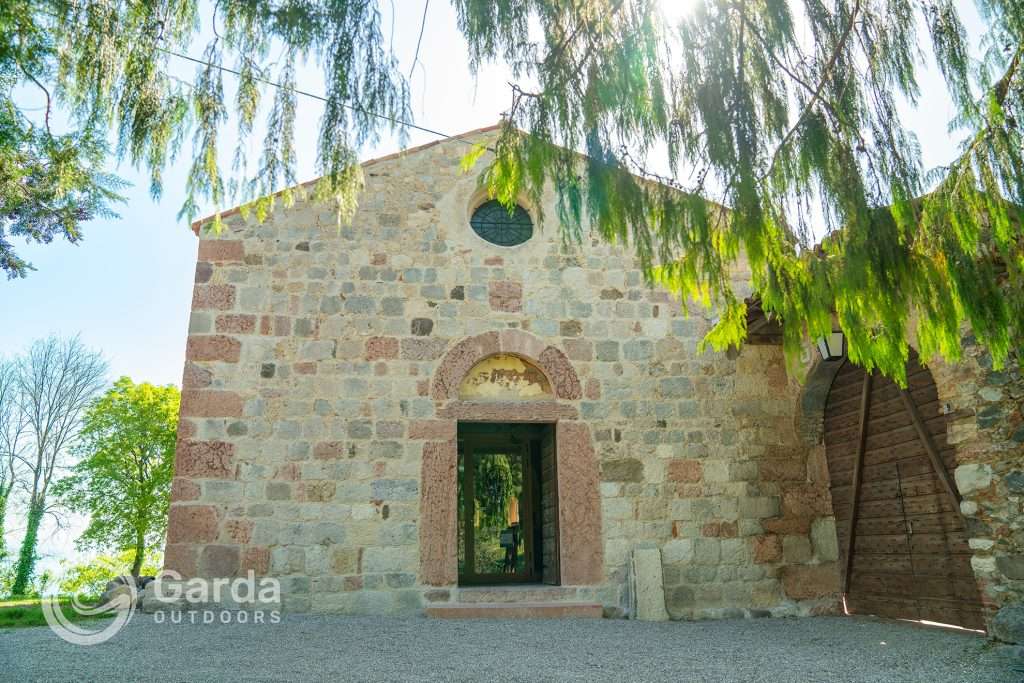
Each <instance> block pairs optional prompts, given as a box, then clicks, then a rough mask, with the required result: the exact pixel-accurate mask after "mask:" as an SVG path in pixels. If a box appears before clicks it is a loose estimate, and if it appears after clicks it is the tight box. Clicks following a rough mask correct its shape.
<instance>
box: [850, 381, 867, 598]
mask: <svg viewBox="0 0 1024 683" xmlns="http://www.w3.org/2000/svg"><path fill="white" fill-rule="evenodd" d="M871 382H872V377H871V373H870V372H865V373H864V385H863V387H862V388H861V394H860V433H859V437H858V441H857V457H856V459H855V460H854V462H853V492H852V495H851V496H850V514H849V515H848V516H847V519H846V555H845V559H846V563H845V564H846V566H845V567H844V569H843V593H849V592H850V573H851V571H852V569H853V547H854V544H853V541H854V535H855V534H856V529H857V503H858V501H859V500H860V481H861V478H862V476H863V470H864V447H865V446H866V445H867V440H868V415H869V413H870V412H871Z"/></svg>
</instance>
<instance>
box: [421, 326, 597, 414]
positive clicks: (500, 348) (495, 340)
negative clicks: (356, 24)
mask: <svg viewBox="0 0 1024 683" xmlns="http://www.w3.org/2000/svg"><path fill="white" fill-rule="evenodd" d="M499 353H508V354H512V355H515V356H520V357H521V358H523V359H524V360H527V361H529V362H530V363H532V364H533V365H535V366H536V367H537V369H538V370H540V371H541V372H542V373H544V376H545V377H547V379H548V382H550V383H551V387H552V389H553V390H554V392H555V396H556V397H557V398H560V399H566V400H570V401H575V400H578V399H579V398H581V397H582V396H583V389H582V385H581V384H580V380H579V376H577V374H576V370H575V369H574V368H573V367H572V363H570V362H569V359H568V358H567V357H566V355H565V354H564V353H562V351H561V350H560V349H558V348H557V347H555V346H551V345H549V344H546V343H544V342H543V341H542V340H541V339H539V338H537V337H535V336H533V335H532V334H530V333H529V332H524V331H522V330H501V331H494V332H484V333H483V334H478V335H476V336H474V337H469V338H467V339H463V340H462V341H460V342H459V343H457V344H456V345H455V346H453V347H452V348H450V349H449V350H448V352H447V353H445V355H444V357H443V358H442V359H441V364H440V365H439V366H438V368H437V371H436V373H435V375H434V382H433V385H432V386H431V391H430V395H431V397H432V398H433V399H434V400H435V401H447V400H452V399H457V398H458V396H459V386H460V385H461V384H462V379H463V378H464V377H465V376H466V373H468V372H469V371H470V370H471V369H472V368H473V366H474V365H476V364H477V363H479V362H480V361H482V360H484V359H485V358H488V357H490V356H494V355H496V354H499Z"/></svg>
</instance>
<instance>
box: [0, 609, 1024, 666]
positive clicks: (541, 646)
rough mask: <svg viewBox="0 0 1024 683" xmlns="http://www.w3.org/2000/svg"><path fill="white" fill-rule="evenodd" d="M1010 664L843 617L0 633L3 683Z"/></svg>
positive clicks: (958, 645)
mask: <svg viewBox="0 0 1024 683" xmlns="http://www.w3.org/2000/svg"><path fill="white" fill-rule="evenodd" d="M1019 652H1020V651H1017V653H1018V654H1019ZM1009 653H1010V650H1009V648H999V647H995V646H993V645H991V644H990V643H987V641H986V640H985V639H984V638H982V637H979V636H975V635H972V634H965V633H960V632H951V631H944V630H938V629H928V628H921V627H916V626H911V625H907V624H902V623H892V622H880V621H874V620H869V619H858V618H838V617H819V618H813V619H758V620H746V621H744V620H736V621H702V622H673V623H660V624H654V623H641V622H635V621H611V620H599V619H594V620H551V621H518V620H516V621H442V620H428V619H426V618H406V619H398V618H371V617H358V618H355V617H341V616H297V615H294V616H285V617H283V618H282V620H281V622H280V623H278V624H273V625H272V624H264V625H251V624H250V625H239V624H231V625H222V624H211V625H202V624H192V625H190V624H179V625H172V624H168V623H163V624H156V623H154V622H153V617H152V615H146V614H136V615H135V617H134V618H133V620H132V622H131V623H130V624H129V625H128V626H127V627H126V628H125V629H124V630H123V631H122V632H121V633H119V634H117V636H115V637H114V638H113V639H112V640H110V641H108V642H106V643H103V644H101V645H96V646H92V647H79V646H74V645H69V644H67V643H65V642H63V641H61V640H59V639H58V638H57V637H56V636H55V635H53V634H52V633H51V632H50V631H49V629H47V628H30V629H17V630H4V631H0V679H2V680H12V681H29V680H68V681H71V680H73V681H92V680H102V679H105V680H114V681H120V680H146V681H191V680H199V681H237V680H268V681H269V680H273V681H285V680H287V681H291V680H323V679H331V680H359V681H367V680H489V681H502V682H504V681H513V680H586V681H604V680H615V681H622V680H642V681H654V680H672V681H800V682H801V683H807V682H811V681H828V682H829V683H832V682H834V681H928V682H929V683H941V682H944V681H993V682H995V681H999V682H1003V681H1015V682H1019V681H1024V661H1020V660H1017V659H1016V658H1014V657H1012V656H1010V655H1009ZM1018 665H1020V666H1021V668H1018Z"/></svg>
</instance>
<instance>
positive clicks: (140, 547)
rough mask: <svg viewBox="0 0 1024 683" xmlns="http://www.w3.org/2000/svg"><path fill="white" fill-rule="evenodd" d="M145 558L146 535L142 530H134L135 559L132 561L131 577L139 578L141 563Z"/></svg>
mask: <svg viewBox="0 0 1024 683" xmlns="http://www.w3.org/2000/svg"><path fill="white" fill-rule="evenodd" d="M145 557H146V534H145V533H144V532H143V530H142V529H136V530H135V559H134V560H133V561H132V576H134V577H135V578H138V577H139V572H140V571H141V570H142V562H143V560H144V559H145Z"/></svg>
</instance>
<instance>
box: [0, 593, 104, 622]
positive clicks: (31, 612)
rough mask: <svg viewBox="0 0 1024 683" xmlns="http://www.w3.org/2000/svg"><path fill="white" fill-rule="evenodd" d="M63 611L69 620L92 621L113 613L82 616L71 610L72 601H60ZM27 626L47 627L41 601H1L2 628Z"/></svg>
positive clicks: (0, 616) (0, 619)
mask: <svg viewBox="0 0 1024 683" xmlns="http://www.w3.org/2000/svg"><path fill="white" fill-rule="evenodd" d="M59 604H60V607H61V610H62V611H63V612H64V614H65V615H66V616H67V618H68V620H70V621H73V622H77V621H90V620H93V619H109V618H110V617H112V616H113V612H107V613H105V614H98V615H93V616H82V615H81V614H76V613H75V611H74V610H73V609H71V601H70V600H61V601H60V603H59ZM27 626H46V617H45V616H44V615H43V608H42V604H41V603H40V601H39V599H30V600H7V601H0V628H22V627H27Z"/></svg>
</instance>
